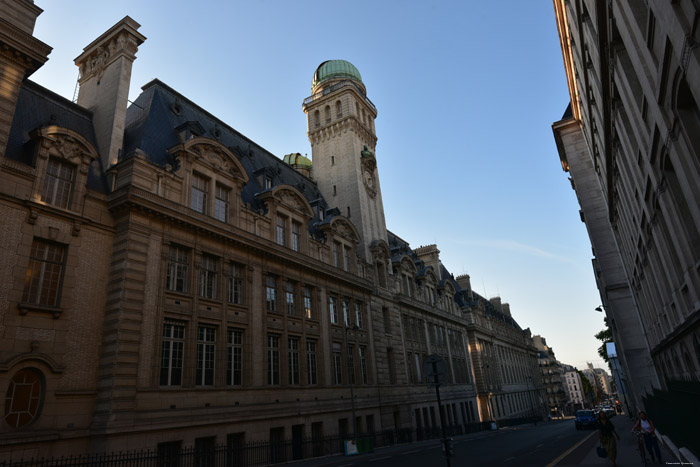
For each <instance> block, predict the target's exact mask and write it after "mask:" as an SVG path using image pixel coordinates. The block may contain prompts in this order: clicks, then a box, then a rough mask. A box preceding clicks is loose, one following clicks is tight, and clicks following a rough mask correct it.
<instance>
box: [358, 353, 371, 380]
mask: <svg viewBox="0 0 700 467" xmlns="http://www.w3.org/2000/svg"><path fill="white" fill-rule="evenodd" d="M359 352H360V378H361V382H362V384H367V383H368V381H369V380H368V379H367V348H366V347H363V346H360V348H359Z"/></svg>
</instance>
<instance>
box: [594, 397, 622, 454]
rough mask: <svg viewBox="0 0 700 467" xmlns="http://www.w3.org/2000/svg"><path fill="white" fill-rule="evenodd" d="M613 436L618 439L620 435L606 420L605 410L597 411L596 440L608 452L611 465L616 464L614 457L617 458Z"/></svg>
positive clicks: (615, 442)
mask: <svg viewBox="0 0 700 467" xmlns="http://www.w3.org/2000/svg"><path fill="white" fill-rule="evenodd" d="M615 438H617V439H620V435H618V434H617V431H615V426H613V424H612V422H611V421H610V420H608V416H607V415H605V412H604V411H603V410H601V411H600V413H598V440H599V441H600V444H602V445H603V447H604V448H605V451H606V452H607V453H608V459H610V461H611V462H612V465H613V467H616V466H617V463H615V459H617V441H615Z"/></svg>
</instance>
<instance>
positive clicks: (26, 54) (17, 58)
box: [0, 0, 51, 157]
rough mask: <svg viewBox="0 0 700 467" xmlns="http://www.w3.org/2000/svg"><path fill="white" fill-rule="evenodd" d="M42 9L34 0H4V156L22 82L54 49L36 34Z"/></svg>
mask: <svg viewBox="0 0 700 467" xmlns="http://www.w3.org/2000/svg"><path fill="white" fill-rule="evenodd" d="M42 11H43V10H42V9H41V8H39V7H38V6H36V5H34V2H31V1H30V0H0V51H2V53H0V115H1V116H2V117H1V118H0V157H4V156H5V149H6V148H7V140H8V138H9V135H10V127H11V126H12V119H13V118H14V115H15V108H16V107H17V98H18V97H19V90H20V88H21V87H22V82H23V81H24V79H25V78H27V77H28V76H29V75H31V74H32V73H34V72H35V71H36V70H38V69H39V68H40V67H41V66H42V65H43V64H44V63H45V62H46V60H48V57H49V54H50V53H51V47H49V46H48V45H46V44H44V43H43V42H41V41H40V40H39V39H37V38H35V37H34V36H33V34H34V23H35V22H36V18H37V17H38V16H39V15H40V14H41V13H42Z"/></svg>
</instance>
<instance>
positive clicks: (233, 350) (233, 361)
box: [226, 329, 243, 386]
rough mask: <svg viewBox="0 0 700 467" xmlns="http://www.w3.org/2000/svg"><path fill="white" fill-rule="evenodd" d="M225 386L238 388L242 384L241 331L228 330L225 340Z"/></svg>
mask: <svg viewBox="0 0 700 467" xmlns="http://www.w3.org/2000/svg"><path fill="white" fill-rule="evenodd" d="M226 353H227V357H228V359H227V364H226V384H228V385H229V386H240V385H241V384H242V383H243V331H241V330H240V329H229V330H228V335H227V339H226Z"/></svg>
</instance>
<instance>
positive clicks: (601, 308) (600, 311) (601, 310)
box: [594, 305, 603, 313]
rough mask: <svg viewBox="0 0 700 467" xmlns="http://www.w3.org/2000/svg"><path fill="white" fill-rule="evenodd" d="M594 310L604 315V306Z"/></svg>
mask: <svg viewBox="0 0 700 467" xmlns="http://www.w3.org/2000/svg"><path fill="white" fill-rule="evenodd" d="M594 310H595V311H597V312H598V313H602V312H603V305H600V306H597V307H595V308H594Z"/></svg>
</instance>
